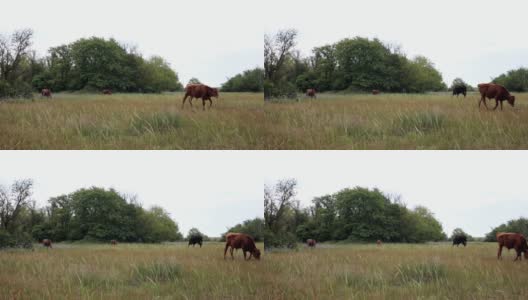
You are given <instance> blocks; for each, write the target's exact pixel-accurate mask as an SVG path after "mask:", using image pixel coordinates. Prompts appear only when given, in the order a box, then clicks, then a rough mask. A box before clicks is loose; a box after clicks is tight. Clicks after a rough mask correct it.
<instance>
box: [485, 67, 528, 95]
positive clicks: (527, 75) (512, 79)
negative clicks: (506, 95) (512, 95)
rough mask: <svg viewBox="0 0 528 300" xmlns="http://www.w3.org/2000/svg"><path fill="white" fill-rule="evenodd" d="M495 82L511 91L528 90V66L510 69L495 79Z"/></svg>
mask: <svg viewBox="0 0 528 300" xmlns="http://www.w3.org/2000/svg"><path fill="white" fill-rule="evenodd" d="M493 82H494V83H497V84H500V85H503V86H504V87H505V88H507V89H508V90H510V91H515V92H526V91H528V68H519V69H517V70H510V71H508V72H507V73H506V74H501V75H500V76H498V77H497V78H495V79H493Z"/></svg>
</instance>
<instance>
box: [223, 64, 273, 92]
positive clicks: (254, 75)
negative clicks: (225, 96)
mask: <svg viewBox="0 0 528 300" xmlns="http://www.w3.org/2000/svg"><path fill="white" fill-rule="evenodd" d="M222 91H225V92H262V91H264V70H263V69H262V68H255V69H253V70H246V71H244V72H243V73H241V74H237V75H235V76H234V77H232V78H229V79H228V80H227V81H226V82H225V83H224V84H222Z"/></svg>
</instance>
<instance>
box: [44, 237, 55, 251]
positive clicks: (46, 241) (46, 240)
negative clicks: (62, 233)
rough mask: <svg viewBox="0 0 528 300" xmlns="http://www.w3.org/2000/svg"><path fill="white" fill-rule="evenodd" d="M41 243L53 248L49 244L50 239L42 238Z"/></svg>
mask: <svg viewBox="0 0 528 300" xmlns="http://www.w3.org/2000/svg"><path fill="white" fill-rule="evenodd" d="M42 245H43V246H44V247H47V248H48V249H49V248H53V247H52V246H51V240H50V239H43V240H42Z"/></svg>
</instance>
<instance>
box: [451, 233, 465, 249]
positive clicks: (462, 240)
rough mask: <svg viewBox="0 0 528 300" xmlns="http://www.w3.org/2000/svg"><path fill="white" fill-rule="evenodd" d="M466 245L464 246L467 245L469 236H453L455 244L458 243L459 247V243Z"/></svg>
mask: <svg viewBox="0 0 528 300" xmlns="http://www.w3.org/2000/svg"><path fill="white" fill-rule="evenodd" d="M460 244H462V245H464V247H466V244H467V236H465V235H456V236H454V237H453V246H454V245H456V246H457V247H458V245H460Z"/></svg>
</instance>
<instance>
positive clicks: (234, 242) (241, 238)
mask: <svg viewBox="0 0 528 300" xmlns="http://www.w3.org/2000/svg"><path fill="white" fill-rule="evenodd" d="M230 247H231V249H230V251H229V252H230V253H231V259H235V257H234V256H233V250H235V249H242V251H243V252H244V259H245V260H250V259H251V256H254V257H255V258H256V259H260V250H259V249H257V247H256V246H255V241H254V240H253V238H252V237H251V236H249V235H247V234H244V233H228V234H226V245H225V249H224V259H225V257H226V253H227V249H228V248H230ZM246 252H249V257H248V258H246Z"/></svg>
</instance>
